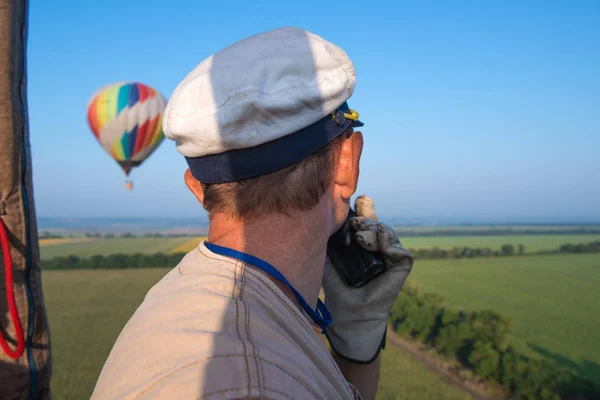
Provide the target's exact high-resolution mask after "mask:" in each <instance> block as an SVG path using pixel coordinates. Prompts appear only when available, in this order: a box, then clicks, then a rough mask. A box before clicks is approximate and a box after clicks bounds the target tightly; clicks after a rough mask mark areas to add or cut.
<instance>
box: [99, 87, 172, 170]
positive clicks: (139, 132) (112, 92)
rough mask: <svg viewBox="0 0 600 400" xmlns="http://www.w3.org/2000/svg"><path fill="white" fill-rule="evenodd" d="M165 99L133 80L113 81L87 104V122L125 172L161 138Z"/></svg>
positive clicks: (140, 162) (101, 143) (155, 145)
mask: <svg viewBox="0 0 600 400" xmlns="http://www.w3.org/2000/svg"><path fill="white" fill-rule="evenodd" d="M166 104H167V101H166V99H165V98H164V97H163V96H162V95H161V94H160V93H158V92H157V91H156V90H154V89H152V88H151V87H149V86H146V85H144V84H141V83H136V82H123V83H114V84H111V85H108V86H105V87H103V88H102V89H100V90H98V91H97V92H96V93H95V94H94V95H93V96H92V99H91V100H90V102H89V105H88V112H87V117H88V123H89V125H90V128H91V130H92V132H93V133H94V136H95V137H96V139H97V140H98V142H100V145H102V147H103V148H104V150H106V152H107V153H108V154H109V155H110V156H111V157H112V158H113V159H114V160H115V161H117V162H118V163H119V165H120V166H121V168H122V169H123V171H124V172H125V175H129V173H130V172H131V169H132V168H134V167H137V166H139V165H140V164H142V163H143V162H144V160H145V159H146V158H147V157H148V156H149V155H150V154H152V152H153V151H154V150H156V148H157V147H158V146H159V145H160V143H161V142H162V140H163V138H164V134H163V131H162V116H163V112H164V109H165V106H166Z"/></svg>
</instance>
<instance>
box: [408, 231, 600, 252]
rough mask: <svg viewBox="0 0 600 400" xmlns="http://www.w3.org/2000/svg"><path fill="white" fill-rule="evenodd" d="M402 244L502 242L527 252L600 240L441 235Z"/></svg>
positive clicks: (448, 245)
mask: <svg viewBox="0 0 600 400" xmlns="http://www.w3.org/2000/svg"><path fill="white" fill-rule="evenodd" d="M400 239H401V240H402V244H403V245H404V246H405V247H407V248H413V249H429V248H432V247H436V246H437V247H439V248H441V249H451V248H452V247H454V246H456V247H467V246H468V247H476V248H485V247H490V248H491V249H492V250H498V249H500V247H502V245H503V244H513V245H515V246H517V245H519V244H522V245H524V246H525V250H526V251H527V252H536V251H540V250H554V249H557V248H559V247H560V245H562V244H565V243H573V244H575V243H589V242H594V241H598V240H600V235H497V236H496V235H494V236H441V237H407V238H402V236H400Z"/></svg>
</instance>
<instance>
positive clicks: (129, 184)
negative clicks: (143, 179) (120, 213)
mask: <svg viewBox="0 0 600 400" xmlns="http://www.w3.org/2000/svg"><path fill="white" fill-rule="evenodd" d="M125 189H127V190H133V181H130V180H126V181H125Z"/></svg>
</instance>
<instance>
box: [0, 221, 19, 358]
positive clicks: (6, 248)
mask: <svg viewBox="0 0 600 400" xmlns="http://www.w3.org/2000/svg"><path fill="white" fill-rule="evenodd" d="M0 243H1V244H2V253H3V254H4V274H5V275H4V282H5V284H6V300H7V302H8V309H9V310H10V317H11V318H12V322H13V325H14V326H15V333H16V335H17V350H12V349H11V348H10V347H9V346H8V343H6V340H5V339H4V337H3V336H2V335H0V346H2V349H4V352H5V353H6V354H7V355H8V356H9V357H10V358H14V359H15V360H16V359H17V358H19V357H21V355H22V354H23V350H24V349H25V338H24V337H23V328H22V327H21V319H20V318H19V311H18V310H17V303H16V302H15V291H14V289H13V264H12V258H11V257H10V244H9V242H8V235H7V234H6V227H5V226H4V221H3V220H2V218H0Z"/></svg>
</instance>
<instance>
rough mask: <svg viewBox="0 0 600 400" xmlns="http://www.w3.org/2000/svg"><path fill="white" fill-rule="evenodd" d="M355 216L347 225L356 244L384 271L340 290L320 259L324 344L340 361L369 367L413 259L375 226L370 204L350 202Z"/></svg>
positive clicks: (331, 269)
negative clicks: (379, 258) (376, 254)
mask: <svg viewBox="0 0 600 400" xmlns="http://www.w3.org/2000/svg"><path fill="white" fill-rule="evenodd" d="M355 210H356V213H357V215H358V217H355V218H352V219H351V220H350V224H351V226H352V228H353V229H354V230H356V231H357V232H356V233H355V235H356V239H357V241H358V242H359V243H360V245H361V246H362V247H363V248H365V249H366V250H369V251H377V250H379V251H380V252H381V254H382V255H383V261H384V263H385V264H386V266H387V270H386V271H385V272H384V273H382V274H381V275H379V276H378V277H377V278H375V279H374V280H372V281H371V282H369V283H367V284H366V285H364V286H363V287H361V288H353V287H350V286H348V285H346V283H345V282H344V281H343V280H342V279H341V278H340V276H339V274H338V273H337V271H336V269H335V267H334V266H333V264H332V263H331V261H330V260H329V258H327V259H326V261H325V270H324V274H323V289H324V291H325V305H326V306H327V308H328V310H329V312H330V313H331V316H332V319H333V322H332V324H331V326H330V327H329V328H328V330H327V339H329V343H330V344H331V347H333V349H334V351H335V352H336V353H338V354H339V355H340V356H341V357H343V358H345V359H347V360H348V361H351V362H354V363H359V364H369V363H371V362H373V361H375V359H376V358H377V355H378V354H379V351H380V350H381V349H382V348H383V347H384V345H385V334H386V328H387V320H388V316H389V312H390V308H391V307H392V304H393V303H394V300H396V297H398V293H399V292H400V289H401V288H402V285H403V284H404V281H405V280H406V278H407V277H408V274H409V273H410V270H411V269H412V266H413V261H414V258H413V255H412V254H411V253H410V252H409V251H408V250H406V249H405V248H404V247H403V246H402V244H401V243H400V241H399V240H398V237H397V236H396V233H395V232H394V230H393V229H392V228H391V227H389V226H388V225H385V224H382V223H379V222H377V216H376V215H375V211H374V208H373V202H372V201H371V199H370V198H368V197H366V196H361V197H359V198H358V199H356V204H355ZM367 216H368V217H367ZM369 217H370V218H369Z"/></svg>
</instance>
